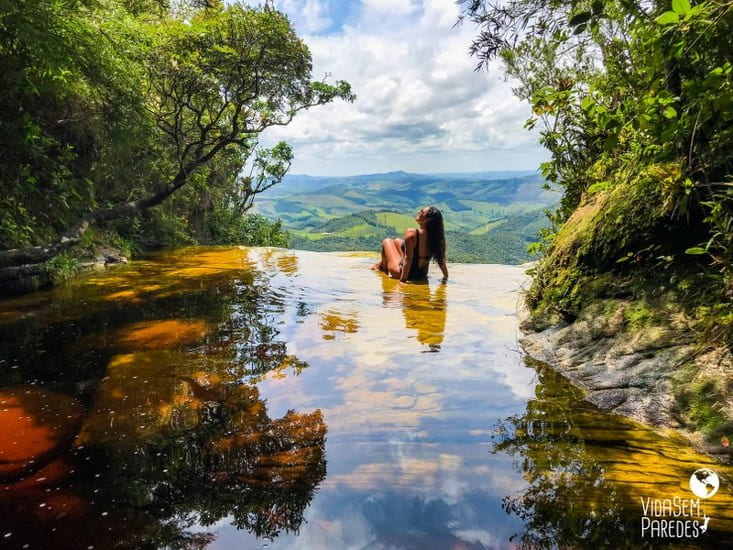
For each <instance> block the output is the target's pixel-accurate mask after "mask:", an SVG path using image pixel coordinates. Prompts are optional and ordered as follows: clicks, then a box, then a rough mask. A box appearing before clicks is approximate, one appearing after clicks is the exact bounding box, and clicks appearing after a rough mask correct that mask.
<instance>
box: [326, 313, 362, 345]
mask: <svg viewBox="0 0 733 550" xmlns="http://www.w3.org/2000/svg"><path fill="white" fill-rule="evenodd" d="M321 329H323V339H324V340H333V339H335V338H336V334H337V333H341V334H353V333H355V332H357V331H358V330H359V321H358V319H357V317H356V313H355V312H350V313H347V312H343V311H338V310H334V309H330V310H328V311H326V312H324V313H321Z"/></svg>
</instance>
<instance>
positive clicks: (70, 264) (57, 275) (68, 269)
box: [46, 253, 79, 285]
mask: <svg viewBox="0 0 733 550" xmlns="http://www.w3.org/2000/svg"><path fill="white" fill-rule="evenodd" d="M78 270H79V261H78V260H77V259H76V258H75V257H74V256H73V255H71V254H68V253H63V254H59V255H58V256H55V257H54V258H52V259H50V260H49V261H48V262H46V271H47V272H48V276H49V278H50V279H51V281H52V282H53V284H55V285H61V284H63V283H65V282H67V281H68V280H70V279H71V278H72V277H74V275H76V273H77V272H78Z"/></svg>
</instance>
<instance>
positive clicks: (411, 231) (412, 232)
mask: <svg viewBox="0 0 733 550" xmlns="http://www.w3.org/2000/svg"><path fill="white" fill-rule="evenodd" d="M415 237H417V229H415V228H414V227H408V228H407V229H405V239H414V238H415Z"/></svg>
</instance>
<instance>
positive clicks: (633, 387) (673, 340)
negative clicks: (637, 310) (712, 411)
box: [520, 303, 732, 461]
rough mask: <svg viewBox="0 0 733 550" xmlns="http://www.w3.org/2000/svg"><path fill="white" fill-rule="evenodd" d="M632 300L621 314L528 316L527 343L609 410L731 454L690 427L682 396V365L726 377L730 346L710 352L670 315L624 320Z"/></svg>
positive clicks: (531, 351)
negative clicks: (646, 321) (636, 323)
mask: <svg viewBox="0 0 733 550" xmlns="http://www.w3.org/2000/svg"><path fill="white" fill-rule="evenodd" d="M628 305H629V304H628V303H622V304H621V305H620V307H619V308H618V309H617V311H616V312H615V314H613V315H603V314H600V312H599V310H598V308H594V307H589V308H587V309H586V310H585V311H584V312H583V313H582V314H581V315H580V316H579V317H578V319H577V320H576V321H575V322H573V323H571V324H567V325H559V326H553V327H550V328H546V329H544V330H540V331H532V330H531V327H530V326H529V323H527V322H525V323H524V324H523V327H522V328H523V330H524V333H523V335H522V337H521V338H520V343H521V345H522V347H523V348H524V350H525V351H526V353H527V354H529V355H530V356H531V357H533V358H536V359H539V360H540V361H543V362H544V363H547V364H548V365H550V366H551V367H552V368H553V369H554V370H556V371H557V372H559V373H560V374H562V375H563V376H565V377H566V378H567V379H569V380H570V381H571V382H573V383H574V384H575V385H576V386H578V387H580V388H581V389H583V390H584V391H585V392H586V396H585V398H586V400H587V401H589V402H590V403H593V404H594V405H596V406H597V407H599V408H600V409H601V410H603V411H608V412H613V413H616V414H620V415H622V416H626V417H628V418H633V419H634V420H638V421H640V422H644V423H646V424H650V425H652V426H656V427H663V428H674V429H678V430H680V431H682V432H685V435H687V436H688V437H689V438H690V439H691V440H692V442H693V444H695V446H696V447H698V448H699V449H701V450H703V451H705V452H707V453H709V454H713V455H716V456H718V457H719V458H721V459H723V460H725V461H730V459H731V458H732V457H731V453H730V452H729V450H730V447H727V446H726V447H724V446H715V445H710V443H709V442H708V443H706V442H705V441H704V438H703V436H702V434H700V433H696V432H694V431H690V430H691V427H690V424H689V421H687V420H688V419H686V418H685V417H684V414H683V413H682V411H680V408H679V403H678V400H677V399H676V398H675V384H678V380H679V377H680V373H681V370H682V369H684V368H687V369H690V370H692V371H694V372H695V373H697V374H696V375H695V376H696V377H700V376H705V375H706V374H707V375H709V376H712V377H715V378H718V379H720V378H721V377H723V378H725V377H726V376H729V375H730V369H726V368H725V365H726V364H728V365H730V363H731V357H730V353H729V352H727V351H726V350H714V351H710V352H705V353H702V352H701V348H700V345H699V344H698V343H697V342H696V340H695V337H694V334H693V333H692V332H691V331H690V330H689V329H688V328H687V327H686V326H685V325H684V323H683V322H680V320H670V323H669V325H666V326H659V325H651V326H642V327H630V326H628V325H627V324H626V323H625V322H624V320H623V319H624V318H623V312H624V309H625V308H626V307H627V306H628ZM718 371H720V372H718ZM723 371H725V372H723Z"/></svg>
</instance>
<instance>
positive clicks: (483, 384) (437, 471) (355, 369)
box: [259, 252, 534, 547]
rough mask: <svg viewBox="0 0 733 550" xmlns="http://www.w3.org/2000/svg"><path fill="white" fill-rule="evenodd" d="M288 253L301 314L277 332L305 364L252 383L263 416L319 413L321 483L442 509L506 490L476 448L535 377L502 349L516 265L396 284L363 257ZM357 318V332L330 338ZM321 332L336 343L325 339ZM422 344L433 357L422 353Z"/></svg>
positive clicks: (506, 343) (510, 333)
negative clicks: (426, 499)
mask: <svg viewBox="0 0 733 550" xmlns="http://www.w3.org/2000/svg"><path fill="white" fill-rule="evenodd" d="M298 255H299V256H301V257H300V260H299V267H298V285H299V287H300V288H301V289H304V291H305V295H304V297H303V299H304V300H305V301H306V302H307V303H308V309H309V311H310V314H309V315H308V316H307V317H305V318H299V319H298V321H297V323H290V324H288V326H287V327H286V328H284V329H283V331H284V332H287V341H288V349H289V351H291V352H292V353H295V354H296V355H297V356H298V357H299V358H300V359H302V360H304V361H307V362H308V364H309V365H310V368H309V369H307V370H306V371H304V372H303V373H302V374H301V375H300V376H299V377H297V378H293V377H289V378H286V379H283V380H272V381H267V382H265V383H263V384H261V385H260V386H259V387H260V390H261V392H262V395H263V396H266V397H267V401H268V406H269V408H270V410H271V411H272V413H273V414H282V413H283V412H284V411H286V410H287V409H288V408H292V407H293V406H298V407H301V408H303V407H305V408H308V407H318V408H320V409H321V410H322V412H323V414H324V419H325V421H326V423H327V424H328V427H329V450H328V456H329V476H328V477H327V479H326V480H325V481H324V484H323V485H322V488H323V489H326V488H328V489H329V490H347V489H348V490H349V491H354V490H357V491H377V490H380V489H384V488H385V487H399V488H401V490H405V491H407V492H408V493H410V494H421V495H426V496H427V495H433V496H434V495H440V497H441V498H442V499H444V501H445V502H459V501H460V500H461V495H463V494H465V493H466V491H469V490H471V489H475V488H476V487H477V486H480V487H482V490H487V491H495V492H496V493H500V494H504V492H505V491H506V490H507V489H513V488H514V487H513V486H512V480H513V483H514V485H516V483H517V479H516V478H514V476H512V475H509V477H507V472H508V471H510V470H511V464H510V463H507V464H505V465H503V466H502V467H501V468H499V469H498V470H496V469H492V468H491V467H487V466H486V464H487V463H488V462H489V460H488V458H487V457H488V447H485V446H484V445H485V442H486V441H487V440H488V435H487V434H488V433H489V432H490V430H491V428H492V426H493V424H494V423H495V421H496V419H498V418H499V417H504V416H506V415H509V414H513V413H515V412H517V411H518V410H519V409H520V408H521V407H522V405H523V403H524V401H523V399H524V398H526V397H527V396H530V395H531V394H532V387H533V376H534V371H532V370H531V369H527V368H526V367H525V366H524V364H523V362H522V361H521V357H520V356H519V355H518V354H517V353H516V352H514V351H512V349H514V348H516V337H515V333H516V330H517V324H518V321H517V318H516V316H515V307H514V304H515V301H516V297H515V294H514V291H515V289H516V288H518V286H519V284H520V282H521V280H523V278H524V277H525V276H524V273H523V270H521V269H519V268H515V267H509V266H488V265H483V266H469V265H452V266H450V270H451V280H450V281H449V282H448V283H447V284H445V285H443V284H439V283H438V282H437V281H436V280H431V281H429V284H423V285H419V284H413V283H410V284H408V285H399V283H398V281H396V280H394V279H389V278H387V277H384V276H383V275H380V274H375V273H374V272H372V271H370V270H369V269H368V265H369V264H370V263H371V262H372V261H373V257H361V255H347V254H329V255H315V254H313V253H301V252H298ZM502 293H504V294H508V295H509V297H504V296H503V295H502ZM294 307H295V306H294V305H293V308H294ZM355 313H358V329H357V330H356V331H355V332H343V333H341V332H339V330H343V329H348V327H349V324H348V322H347V319H349V318H350V316H352V315H353V316H354V317H355V316H356V315H355ZM293 319H295V316H293ZM355 328H356V327H355ZM324 330H327V331H328V332H330V333H331V334H334V335H335V336H336V337H335V338H334V339H328V340H324V339H323V334H324ZM430 344H436V345H440V349H441V352H440V353H428V354H425V353H421V352H422V351H425V349H426V346H429V345H430ZM449 441H450V442H449ZM448 449H450V450H448ZM492 460H493V463H494V464H496V463H497V461H496V460H495V459H492ZM519 483H520V484H521V483H522V481H521V480H519ZM497 507H498V505H497ZM340 517H341V515H340V514H339V518H340ZM474 539H475V540H478V538H476V537H474ZM330 547H334V546H333V545H331V546H330Z"/></svg>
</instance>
